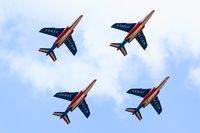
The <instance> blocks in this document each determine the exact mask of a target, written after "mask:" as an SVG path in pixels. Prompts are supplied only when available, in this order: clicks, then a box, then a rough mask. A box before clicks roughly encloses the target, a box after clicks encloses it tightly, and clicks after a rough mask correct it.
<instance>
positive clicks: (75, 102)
mask: <svg viewBox="0 0 200 133" xmlns="http://www.w3.org/2000/svg"><path fill="white" fill-rule="evenodd" d="M154 12H155V11H154V10H152V11H151V12H150V13H149V14H148V15H146V16H145V17H144V18H143V19H142V20H140V21H139V22H138V23H115V24H113V25H112V26H111V28H115V29H118V30H122V31H125V32H127V33H128V34H127V36H126V37H125V38H124V40H123V41H122V42H121V43H111V44H110V46H111V47H115V48H117V50H120V51H121V53H122V54H123V55H124V56H126V55H127V51H126V49H125V45H126V44H127V43H130V42H131V41H132V40H133V39H136V40H137V41H138V43H139V44H140V46H141V47H142V48H143V49H144V50H145V49H146V48H147V41H146V38H145V36H144V33H143V31H142V30H143V29H144V27H145V24H146V23H147V22H148V20H149V19H150V18H151V16H152V15H153V13H154ZM82 17H83V15H80V16H79V17H78V18H77V19H76V20H75V21H74V22H73V23H72V25H70V26H67V27H66V28H54V27H47V28H42V29H41V30H40V31H39V32H41V33H44V34H48V35H51V36H54V37H57V39H56V40H55V42H54V43H53V45H52V47H51V48H40V49H39V51H40V52H43V53H46V56H50V58H51V59H52V60H53V61H54V62H55V61H56V60H57V58H56V56H55V53H54V50H55V48H59V47H60V46H61V45H62V44H65V45H66V46H67V48H68V49H69V50H70V52H71V53H72V54H73V55H76V53H77V48H76V45H75V42H74V40H73V38H72V33H73V31H74V29H75V27H76V26H77V25H78V23H79V22H80V21H81V19H82ZM168 79H169V76H167V77H166V78H165V79H164V80H163V81H162V82H161V83H160V84H158V85H157V86H155V87H153V88H148V89H142V88H134V89H129V90H128V91H127V93H129V94H132V95H136V96H140V97H142V98H143V100H142V101H141V102H140V104H139V105H138V107H137V108H126V109H125V111H127V112H131V113H132V115H135V116H136V117H137V118H138V119H139V120H141V119H142V115H141V113H140V109H141V108H145V107H146V106H147V105H149V104H151V105H152V106H153V108H154V109H155V111H156V112H157V113H158V114H160V113H161V112H162V107H161V104H160V101H159V99H158V96H157V95H158V94H159V92H160V90H161V88H162V87H163V86H164V85H165V83H166V82H167V81H168ZM96 81H97V80H96V79H95V80H93V81H92V82H91V83H90V84H89V85H88V86H87V87H86V88H85V89H84V90H82V91H80V92H58V93H56V94H55V95H54V97H57V98H61V99H64V100H68V101H71V103H70V104H69V105H68V107H67V108H66V110H65V111H64V112H54V113H53V115H55V116H59V117H60V119H63V120H64V121H65V122H66V123H67V124H69V123H70V119H69V117H68V115H67V114H68V113H69V112H70V111H71V112H72V111H74V109H76V108H77V107H78V108H79V109H80V110H81V112H82V113H83V114H84V115H85V117H86V118H88V117H89V116H90V110H89V107H88V104H87V103H86V101H85V98H86V96H87V94H88V92H89V91H90V89H91V88H92V87H93V85H94V84H95V82H96Z"/></svg>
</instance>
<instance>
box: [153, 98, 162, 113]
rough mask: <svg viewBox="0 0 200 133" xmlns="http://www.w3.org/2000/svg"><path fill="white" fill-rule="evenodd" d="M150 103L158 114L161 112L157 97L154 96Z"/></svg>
mask: <svg viewBox="0 0 200 133" xmlns="http://www.w3.org/2000/svg"><path fill="white" fill-rule="evenodd" d="M151 105H152V106H153V108H154V109H155V110H156V112H157V113H158V114H160V113H161V112H162V107H161V104H160V101H159V99H158V97H156V98H155V99H154V100H153V101H152V102H151Z"/></svg>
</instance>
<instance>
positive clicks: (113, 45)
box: [110, 43, 120, 48]
mask: <svg viewBox="0 0 200 133" xmlns="http://www.w3.org/2000/svg"><path fill="white" fill-rule="evenodd" d="M110 46H111V47H114V48H119V46H120V43H111V44H110Z"/></svg>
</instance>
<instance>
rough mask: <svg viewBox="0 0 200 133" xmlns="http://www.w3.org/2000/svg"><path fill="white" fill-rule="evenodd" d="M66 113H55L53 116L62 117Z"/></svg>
mask: <svg viewBox="0 0 200 133" xmlns="http://www.w3.org/2000/svg"><path fill="white" fill-rule="evenodd" d="M63 113H64V112H54V113H53V115H55V116H62V115H63Z"/></svg>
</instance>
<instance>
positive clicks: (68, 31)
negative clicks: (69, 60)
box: [39, 15, 83, 61]
mask: <svg viewBox="0 0 200 133" xmlns="http://www.w3.org/2000/svg"><path fill="white" fill-rule="evenodd" d="M82 17H83V15H81V16H80V17H79V18H78V19H77V20H76V21H75V22H74V23H73V24H72V25H71V26H69V27H66V28H52V27H51V28H43V29H41V30H40V32H41V33H44V34H48V35H51V36H54V37H57V39H56V40H55V42H54V43H53V46H52V47H51V48H40V49H39V51H40V52H43V53H46V56H48V55H49V56H50V57H51V59H52V60H53V61H56V56H55V54H54V49H55V48H59V47H60V46H61V45H62V44H63V43H64V44H65V45H66V46H67V47H68V49H69V50H70V51H71V53H72V54H73V55H75V54H76V52H77V49H76V45H75V43H74V40H73V38H72V33H73V31H74V28H75V27H76V26H77V24H78V23H79V22H80V20H81V18H82Z"/></svg>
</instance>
